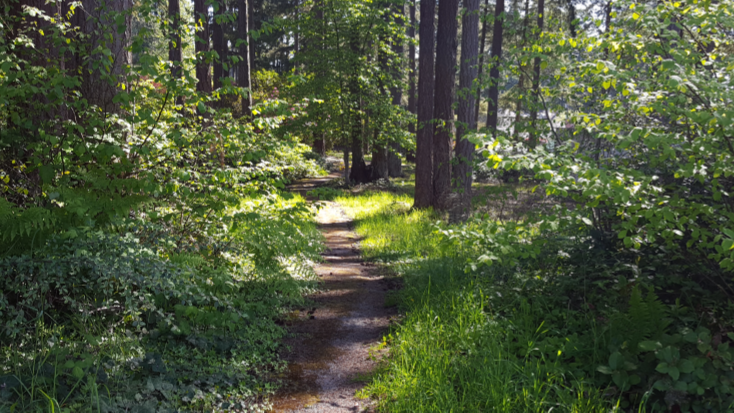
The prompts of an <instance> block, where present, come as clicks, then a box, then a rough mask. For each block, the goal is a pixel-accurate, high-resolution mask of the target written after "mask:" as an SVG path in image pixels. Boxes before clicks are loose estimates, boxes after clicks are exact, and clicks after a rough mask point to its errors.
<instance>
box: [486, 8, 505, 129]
mask: <svg viewBox="0 0 734 413" xmlns="http://www.w3.org/2000/svg"><path fill="white" fill-rule="evenodd" d="M504 13H505V0H497V4H496V5H495V7H494V28H493V29H492V54H491V55H490V57H489V61H490V64H491V65H492V66H491V68H490V69H489V99H488V100H487V128H488V129H489V130H490V131H492V134H493V135H494V136H497V115H498V112H499V107H500V105H499V97H500V96H499V95H500V93H499V84H500V64H501V61H502V39H503V34H504V16H503V14H504Z"/></svg>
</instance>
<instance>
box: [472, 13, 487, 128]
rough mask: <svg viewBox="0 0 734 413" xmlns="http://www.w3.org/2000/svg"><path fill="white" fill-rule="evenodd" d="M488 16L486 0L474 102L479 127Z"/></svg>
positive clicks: (475, 116)
mask: <svg viewBox="0 0 734 413" xmlns="http://www.w3.org/2000/svg"><path fill="white" fill-rule="evenodd" d="M487 16H489V0H484V13H483V14H482V41H481V43H480V44H479V73H478V74H477V79H478V80H479V88H478V89H477V99H476V102H474V119H475V120H476V123H477V126H478V125H479V106H480V105H481V103H482V86H481V82H482V73H484V49H485V44H486V41H487Z"/></svg>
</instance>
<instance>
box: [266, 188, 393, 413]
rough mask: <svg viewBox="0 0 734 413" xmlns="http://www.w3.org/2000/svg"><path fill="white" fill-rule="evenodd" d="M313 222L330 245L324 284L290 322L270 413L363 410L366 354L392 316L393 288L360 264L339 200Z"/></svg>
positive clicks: (371, 360) (370, 366)
mask: <svg viewBox="0 0 734 413" xmlns="http://www.w3.org/2000/svg"><path fill="white" fill-rule="evenodd" d="M322 182H324V180H323V179H322V180H320V182H319V183H322ZM319 183H316V182H312V183H310V184H309V183H308V182H306V183H301V184H300V187H304V188H308V187H311V188H313V187H315V186H318V184H319ZM292 189H295V188H292ZM296 190H297V189H296ZM316 220H317V222H318V224H319V227H320V229H321V231H322V232H323V234H324V237H325V242H326V246H327V250H326V251H325V252H324V253H323V256H324V259H325V261H324V262H323V263H320V264H318V265H317V266H316V268H315V270H316V273H317V274H318V276H319V278H320V279H321V281H322V283H323V285H322V288H321V289H320V291H319V292H318V293H316V294H314V295H313V296H311V297H310V298H311V299H312V300H313V301H314V305H315V306H314V307H313V308H311V309H306V310H303V311H296V312H294V313H292V314H291V316H290V317H289V319H288V321H287V322H288V323H289V324H290V326H289V328H290V330H291V333H293V337H292V338H290V339H289V340H287V342H286V344H287V345H288V346H290V348H291V351H290V352H289V353H288V354H285V355H284V357H285V359H286V360H287V361H288V370H287V371H286V373H285V376H284V377H283V379H284V380H285V385H284V386H283V389H282V390H281V391H280V392H279V393H278V394H277V395H276V397H275V398H274V399H273V412H309V413H311V412H324V413H329V412H361V411H364V410H368V409H369V408H370V401H369V400H366V399H358V398H357V397H355V393H356V392H357V391H358V390H359V389H361V388H362V387H363V386H364V385H365V384H366V380H368V379H369V377H371V373H372V371H373V370H374V368H375V367H376V359H375V357H374V355H373V354H371V353H370V349H371V348H374V347H375V346H376V345H377V344H379V343H380V341H381V339H382V336H383V333H384V332H385V331H386V329H387V327H388V326H389V324H390V318H391V316H393V314H394V311H393V310H391V309H389V308H386V307H385V296H386V294H387V291H388V290H389V289H390V283H389V281H388V280H387V279H385V278H384V277H383V276H381V275H379V274H377V271H376V269H375V268H374V267H371V266H369V265H366V264H365V263H364V262H363V261H362V259H361V257H360V254H359V250H358V248H357V243H358V241H359V240H358V237H357V235H356V234H355V233H354V232H353V231H352V230H351V229H350V224H351V222H352V220H351V219H350V218H349V217H347V216H346V214H345V213H344V211H343V210H342V208H341V207H340V206H339V205H338V204H337V203H334V202H324V203H323V207H322V208H321V209H320V211H319V213H318V215H317V217H316Z"/></svg>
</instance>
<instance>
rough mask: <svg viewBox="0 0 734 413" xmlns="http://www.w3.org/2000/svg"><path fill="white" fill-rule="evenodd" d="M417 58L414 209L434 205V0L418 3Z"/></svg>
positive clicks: (424, 0)
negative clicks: (418, 50)
mask: <svg viewBox="0 0 734 413" xmlns="http://www.w3.org/2000/svg"><path fill="white" fill-rule="evenodd" d="M420 13H421V21H420V29H419V32H420V55H419V57H418V65H419V67H418V104H417V108H416V111H417V115H418V131H417V133H416V137H415V141H416V142H415V196H414V200H413V207H414V208H428V207H430V206H431V205H432V204H433V94H434V93H433V92H434V90H433V89H434V86H435V84H434V80H433V75H434V71H433V70H434V62H435V60H434V56H433V54H434V51H435V50H436V49H435V47H436V35H435V27H434V25H435V19H436V0H421V9H420Z"/></svg>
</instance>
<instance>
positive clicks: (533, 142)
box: [529, 0, 545, 148]
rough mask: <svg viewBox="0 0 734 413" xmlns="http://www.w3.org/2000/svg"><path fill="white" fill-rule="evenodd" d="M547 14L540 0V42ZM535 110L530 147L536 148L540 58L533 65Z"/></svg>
mask: <svg viewBox="0 0 734 413" xmlns="http://www.w3.org/2000/svg"><path fill="white" fill-rule="evenodd" d="M544 14H545V0H538V40H539V39H540V35H541V33H543V18H544V17H545V16H544ZM533 96H534V97H535V99H534V102H533V110H532V112H530V129H531V131H530V133H531V135H530V141H529V144H530V147H531V148H535V147H536V146H537V145H538V140H539V139H540V134H539V133H538V130H537V126H538V125H537V120H538V108H539V106H540V57H536V58H535V62H534V63H533Z"/></svg>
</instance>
